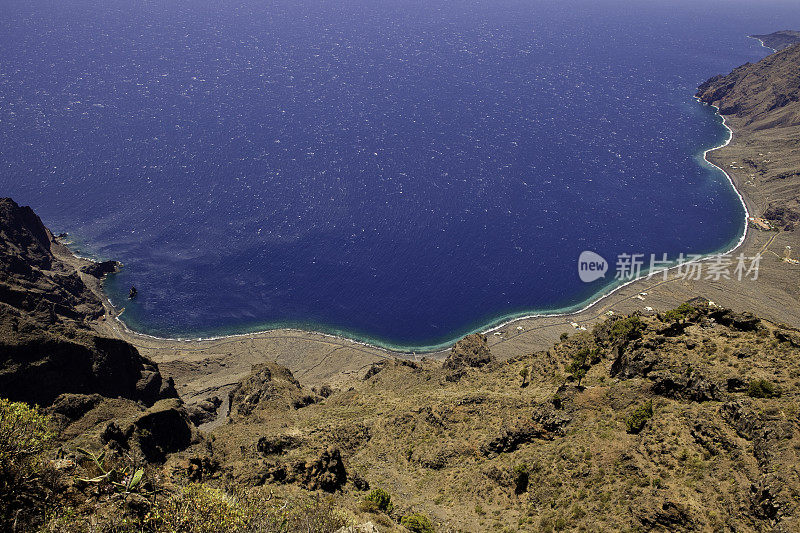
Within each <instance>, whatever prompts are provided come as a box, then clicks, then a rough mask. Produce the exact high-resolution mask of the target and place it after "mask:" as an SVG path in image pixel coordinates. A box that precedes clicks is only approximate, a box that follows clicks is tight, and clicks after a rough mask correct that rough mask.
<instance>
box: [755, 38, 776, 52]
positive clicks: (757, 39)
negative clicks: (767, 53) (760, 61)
mask: <svg viewBox="0 0 800 533" xmlns="http://www.w3.org/2000/svg"><path fill="white" fill-rule="evenodd" d="M748 37H749V38H750V39H755V40H756V41H758V42H759V43H761V46H763V47H764V48H766V49H768V50H772V52H773V53H775V52H777V50H776V49H775V48H772V47H771V46H767V45H766V44H764V41H763V40H761V39H759V38H758V37H753V36H752V35H748Z"/></svg>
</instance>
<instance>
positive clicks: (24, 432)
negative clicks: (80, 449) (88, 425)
mask: <svg viewBox="0 0 800 533" xmlns="http://www.w3.org/2000/svg"><path fill="white" fill-rule="evenodd" d="M52 438H53V434H52V432H51V430H50V420H49V419H48V418H47V417H46V416H44V415H42V414H41V413H40V412H39V411H38V410H37V409H35V408H33V407H30V406H29V405H27V404H25V403H21V402H10V401H8V400H6V399H2V398H0V529H3V525H4V524H8V523H10V522H11V521H13V520H14V519H15V514H16V513H17V512H18V511H19V510H20V509H21V508H22V507H23V506H25V505H26V504H27V505H30V503H31V502H32V501H34V502H35V501H36V500H38V499H39V498H40V497H41V492H42V487H41V483H40V481H41V479H40V477H41V475H42V473H43V471H44V470H45V469H46V464H45V462H44V460H43V458H42V452H43V451H44V450H45V449H46V447H47V445H48V444H49V442H50V441H51V439H52Z"/></svg>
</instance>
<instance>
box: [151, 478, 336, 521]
mask: <svg viewBox="0 0 800 533" xmlns="http://www.w3.org/2000/svg"><path fill="white" fill-rule="evenodd" d="M347 525H348V520H347V517H346V516H345V515H344V514H343V513H342V512H340V511H339V510H338V509H336V508H335V507H334V506H333V502H332V500H331V499H323V498H306V499H277V498H274V497H273V495H272V493H269V494H268V493H267V491H266V489H265V488H263V487H259V488H256V489H251V490H250V491H247V492H242V493H241V494H237V495H235V496H233V495H230V494H227V493H224V492H222V491H220V490H217V489H214V488H211V487H209V486H207V485H204V484H200V483H193V484H191V485H188V486H187V487H185V488H184V489H183V492H182V493H181V494H179V495H178V496H176V497H173V498H170V499H167V500H166V501H163V502H160V503H159V504H158V505H156V507H155V508H154V509H153V511H152V512H151V513H150V515H149V517H148V519H147V521H146V524H145V526H144V527H143V528H141V529H142V530H144V531H151V532H153V533H176V532H180V533H251V532H258V533H285V532H289V531H314V532H319V533H329V532H333V531H337V530H338V529H340V528H342V527H345V526H347Z"/></svg>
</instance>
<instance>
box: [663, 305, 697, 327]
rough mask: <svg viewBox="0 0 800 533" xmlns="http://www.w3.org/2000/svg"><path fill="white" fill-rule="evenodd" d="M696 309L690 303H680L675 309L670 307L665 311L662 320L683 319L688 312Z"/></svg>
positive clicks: (690, 312)
mask: <svg viewBox="0 0 800 533" xmlns="http://www.w3.org/2000/svg"><path fill="white" fill-rule="evenodd" d="M695 311H697V308H696V307H694V306H693V305H691V304H690V303H688V302H686V303H682V304H681V305H679V306H678V307H676V308H675V309H670V310H669V311H667V312H666V313H664V315H663V317H662V320H664V322H677V321H678V320H683V319H685V318H686V317H687V316H689V315H690V314H692V313H694V312H695Z"/></svg>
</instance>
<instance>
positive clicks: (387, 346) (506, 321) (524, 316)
mask: <svg viewBox="0 0 800 533" xmlns="http://www.w3.org/2000/svg"><path fill="white" fill-rule="evenodd" d="M694 98H695V99H696V100H697V101H698V102H699V103H701V104H702V105H709V104H706V103H704V102H702V101H700V99H699V98H698V97H696V96H695V97H694ZM710 107H714V109H715V116H718V117H720V119H721V123H722V126H723V127H724V128H725V129H726V130H727V131H728V138H727V139H726V140H725V141H724V142H723V143H722V144H720V145H719V146H715V147H713V148H708V149H706V150H705V151H704V152H703V160H704V161H705V162H706V163H708V164H709V165H711V166H712V167H714V168H716V169H718V170H720V171H721V172H722V173H723V174H725V177H726V178H727V179H728V182H729V184H730V186H731V187H732V189H733V191H734V192H735V193H736V196H737V197H738V198H739V201H740V202H741V204H742V208H743V210H744V227H743V231H742V232H741V235H740V236H739V238H738V239H737V240H736V242H735V244H733V246H731V247H730V248H728V249H726V250H725V251H720V252H713V253H709V254H705V255H703V256H701V257H699V258H696V259H693V260H691V261H686V262H684V263H681V264H677V265H673V266H670V267H667V268H662V269H658V270H656V271H654V272H649V271H643V273H642V274H640V275H639V276H638V277H636V278H634V279H631V280H628V281H625V282H624V283H621V284H619V285H617V286H614V287H613V288H610V289H609V288H608V287H605V288H602V289H600V290H599V291H598V292H597V293H595V295H593V296H592V297H590V298H589V299H587V300H585V302H586V303H580V304H576V305H575V306H571V307H567V308H562V309H554V310H551V311H537V310H531V311H524V312H520V313H513V314H509V315H503V316H500V317H498V318H497V319H495V320H492V321H489V322H488V323H485V324H483V325H481V326H479V327H477V328H474V329H470V330H468V331H467V332H466V333H464V334H463V335H458V336H456V337H454V338H453V339H449V340H448V341H445V342H442V343H439V344H434V345H425V346H408V345H405V346H404V345H394V344H391V343H384V342H381V341H380V340H379V339H372V338H369V337H361V338H359V337H358V336H357V335H350V334H348V332H346V331H336V330H335V329H334V330H333V332H330V331H324V330H323V329H322V328H320V329H304V328H302V327H291V326H284V327H274V328H270V327H266V328H259V329H253V330H252V331H247V332H242V333H232V334H222V335H209V336H197V337H160V336H158V335H151V334H148V333H142V332H138V331H136V330H134V329H132V328H131V327H129V326H128V325H127V324H126V323H125V321H124V320H123V319H122V318H120V317H121V316H122V315H123V314H124V308H122V310H121V311H120V312H118V313H113V314H112V316H113V318H114V319H115V321H116V322H118V323H119V324H120V325H121V327H122V328H123V330H124V331H125V332H126V333H128V334H130V335H133V336H136V337H142V338H147V339H152V340H156V341H165V342H186V343H191V342H207V341H218V340H224V339H236V338H244V337H253V336H259V335H264V334H267V333H271V332H277V331H289V332H298V333H304V334H311V335H319V336H321V337H323V338H332V339H337V340H339V341H343V342H347V343H350V344H353V345H357V346H365V347H369V348H374V349H379V350H384V351H388V352H392V353H395V354H398V355H422V354H436V353H441V352H444V351H446V350H447V349H448V348H450V347H451V346H452V345H453V344H454V343H455V342H457V341H458V340H459V339H461V338H462V337H463V336H465V335H469V334H472V333H484V334H486V333H492V332H494V331H497V330H499V329H502V328H504V327H506V326H509V325H511V324H513V323H515V322H519V321H522V320H530V319H535V318H559V317H568V316H573V315H579V314H581V313H583V312H585V311H587V310H589V309H591V308H592V307H594V306H595V305H597V304H599V303H601V302H602V301H603V300H605V299H607V298H608V297H610V296H612V295H614V294H615V293H616V292H618V291H619V290H621V289H624V288H625V287H628V286H629V285H631V284H633V283H635V282H638V281H643V280H647V279H650V278H652V277H654V276H656V275H667V274H665V272H669V271H671V270H674V269H677V268H680V267H683V266H685V265H688V264H693V263H700V262H703V261H708V260H709V259H714V258H716V257H719V256H723V255H728V254H730V253H732V252H734V251H735V250H737V249H738V248H739V247H740V246H741V245H742V244H743V243H744V242H745V239H746V237H747V235H748V231H747V230H748V226H749V217H750V212H749V209H748V207H747V202H746V200H745V197H744V195H742V193H741V191H739V189H738V187H737V185H736V182H735V181H734V179H733V178H732V177H731V175H730V174H729V173H728V172H727V171H726V170H725V169H724V168H722V167H720V166H718V165H716V164H714V163H713V162H711V161H710V160H709V159H708V154H709V153H711V152H713V151H715V150H719V149H720V148H724V147H726V146H728V145H729V144H730V143H731V142H732V141H733V136H734V133H733V130H732V129H731V128H730V127H729V126H728V124H727V122H726V120H725V117H724V116H723V115H721V114H720V113H719V108H718V107H717V106H713V105H711V106H710ZM103 297H104V299H105V301H106V302H107V304H108V306H109V308H110V309H116V307H115V306H114V304H113V303H112V302H111V300H110V298H109V295H108V294H107V293H106V292H105V289H103Z"/></svg>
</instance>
